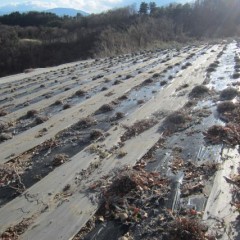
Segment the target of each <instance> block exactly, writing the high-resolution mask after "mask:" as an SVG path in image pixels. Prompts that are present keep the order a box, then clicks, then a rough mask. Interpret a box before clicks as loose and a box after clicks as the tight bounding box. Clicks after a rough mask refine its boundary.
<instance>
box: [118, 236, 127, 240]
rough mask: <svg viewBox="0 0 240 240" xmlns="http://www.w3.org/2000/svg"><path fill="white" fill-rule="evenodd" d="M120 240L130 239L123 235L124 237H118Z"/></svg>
mask: <svg viewBox="0 0 240 240" xmlns="http://www.w3.org/2000/svg"><path fill="white" fill-rule="evenodd" d="M118 240H128V238H127V237H124V236H123V237H120V238H118Z"/></svg>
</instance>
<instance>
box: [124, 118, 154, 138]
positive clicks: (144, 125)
mask: <svg viewBox="0 0 240 240" xmlns="http://www.w3.org/2000/svg"><path fill="white" fill-rule="evenodd" d="M157 123H158V121H157V120H156V119H155V118H149V119H143V120H139V121H137V122H135V123H134V124H133V125H132V126H124V128H125V129H126V131H125V133H124V134H123V135H122V136H121V141H122V142H124V141H126V140H128V139H130V138H132V137H134V136H138V135H139V134H141V133H142V132H144V131H146V130H148V129H149V128H151V127H153V126H154V125H156V124H157Z"/></svg>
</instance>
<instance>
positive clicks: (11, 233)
mask: <svg viewBox="0 0 240 240" xmlns="http://www.w3.org/2000/svg"><path fill="white" fill-rule="evenodd" d="M34 219H35V215H33V216H32V217H31V218H24V219H23V220H22V221H21V222H20V223H18V224H17V225H15V226H12V227H9V228H8V229H7V230H6V231H5V232H4V233H2V235H1V236H0V239H1V240H18V239H20V235H22V234H23V233H24V232H25V231H26V230H27V229H28V227H29V226H30V225H31V224H32V223H33V222H34Z"/></svg>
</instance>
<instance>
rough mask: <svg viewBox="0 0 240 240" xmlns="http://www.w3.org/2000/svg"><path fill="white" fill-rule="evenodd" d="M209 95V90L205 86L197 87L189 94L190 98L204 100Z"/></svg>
mask: <svg viewBox="0 0 240 240" xmlns="http://www.w3.org/2000/svg"><path fill="white" fill-rule="evenodd" d="M207 95H209V89H208V88H207V87H206V86H204V85H199V86H196V87H194V88H193V89H192V91H191V92H190V93H189V97H190V98H193V99H194V98H202V97H205V96H207Z"/></svg>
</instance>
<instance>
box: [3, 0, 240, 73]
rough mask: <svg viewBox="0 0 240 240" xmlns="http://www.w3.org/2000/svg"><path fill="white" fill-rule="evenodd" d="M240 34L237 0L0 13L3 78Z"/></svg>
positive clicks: (238, 3) (239, 15)
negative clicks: (100, 10) (77, 11)
mask: <svg viewBox="0 0 240 240" xmlns="http://www.w3.org/2000/svg"><path fill="white" fill-rule="evenodd" d="M239 34H240V1H239V0H196V1H195V2H194V3H187V4H169V5H168V6H165V7H159V6H157V5H156V3H155V2H150V3H149V4H148V3H146V2H142V3H141V4H140V7H139V9H136V8H135V7H134V6H128V7H124V8H119V9H114V10H109V11H107V12H104V13H100V14H92V15H89V16H81V15H80V14H78V15H77V16H75V17H68V16H64V17H58V16H57V15H55V14H52V13H46V12H29V13H22V14H21V13H19V12H15V13H11V14H9V15H4V16H1V17H0V76H5V75H8V74H12V73H17V72H21V71H23V70H24V69H26V68H34V67H46V66H51V65H56V64H61V63H65V62H70V61H75V60H80V59H86V58H89V57H99V56H100V57H101V56H113V55H117V54H121V53H126V52H132V51H137V50H140V49H144V48H151V47H154V46H160V45H161V44H162V43H166V42H171V41H176V42H186V41H188V40H195V39H206V38H219V37H220V38H224V37H231V36H239Z"/></svg>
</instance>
